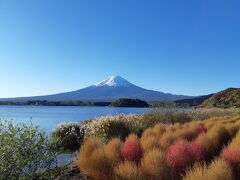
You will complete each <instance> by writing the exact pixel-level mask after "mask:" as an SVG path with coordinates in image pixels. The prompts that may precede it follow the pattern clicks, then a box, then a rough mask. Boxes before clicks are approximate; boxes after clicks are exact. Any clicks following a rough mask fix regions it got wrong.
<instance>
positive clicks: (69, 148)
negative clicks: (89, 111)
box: [51, 122, 84, 153]
mask: <svg viewBox="0 0 240 180" xmlns="http://www.w3.org/2000/svg"><path fill="white" fill-rule="evenodd" d="M83 139H84V129H83V128H82V127H81V125H80V124H79V123H76V122H67V123H61V124H59V125H58V127H57V128H56V129H55V130H54V131H53V132H52V134H51V141H52V144H53V145H55V147H56V149H58V152H59V153H64V152H67V153H69V152H70V153H72V152H75V151H77V150H78V149H79V148H80V146H81V144H82V141H83Z"/></svg>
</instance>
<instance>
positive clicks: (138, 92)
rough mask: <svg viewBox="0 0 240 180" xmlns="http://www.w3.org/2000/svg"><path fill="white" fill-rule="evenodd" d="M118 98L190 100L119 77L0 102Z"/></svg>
mask: <svg viewBox="0 0 240 180" xmlns="http://www.w3.org/2000/svg"><path fill="white" fill-rule="evenodd" d="M120 98H131V99H141V100H144V101H175V100H180V99H186V98H191V96H184V95H174V94H170V93H163V92H158V91H153V90H148V89H144V88H141V87H139V86H136V85H134V84H132V83H130V82H129V81H127V80H126V79H124V78H122V77H121V76H110V77H109V78H107V79H105V80H103V81H101V82H98V83H96V84H93V85H91V86H88V87H86V88H83V89H80V90H77V91H72V92H66V93H59V94H53V95H47V96H34V97H19V98H2V99H0V101H12V102H23V101H30V100H31V101H32V100H33V101H36V100H40V101H43V100H46V101H115V100H117V99H120Z"/></svg>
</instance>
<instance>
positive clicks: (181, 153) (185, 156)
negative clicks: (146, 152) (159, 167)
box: [167, 141, 204, 173]
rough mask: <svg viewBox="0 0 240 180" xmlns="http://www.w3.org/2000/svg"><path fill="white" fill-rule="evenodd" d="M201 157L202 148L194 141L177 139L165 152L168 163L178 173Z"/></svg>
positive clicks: (201, 158)
mask: <svg viewBox="0 0 240 180" xmlns="http://www.w3.org/2000/svg"><path fill="white" fill-rule="evenodd" d="M203 159H204V149H203V147H202V146H201V145H199V144H197V143H195V142H193V143H189V142H187V141H178V142H176V143H174V144H173V145H172V146H170V148H169V150H168V153H167V160H168V164H169V165H170V166H171V167H172V168H174V169H176V170H177V171H179V172H180V173H183V172H185V170H186V169H187V168H189V167H191V166H192V165H193V164H194V163H195V162H197V161H202V160H203Z"/></svg>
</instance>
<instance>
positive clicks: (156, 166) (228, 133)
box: [78, 116, 240, 180]
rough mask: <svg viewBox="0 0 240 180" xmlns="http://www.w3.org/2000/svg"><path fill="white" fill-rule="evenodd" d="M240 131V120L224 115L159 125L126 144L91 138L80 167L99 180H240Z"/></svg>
mask: <svg viewBox="0 0 240 180" xmlns="http://www.w3.org/2000/svg"><path fill="white" fill-rule="evenodd" d="M239 127H240V116H236V117H231V116H225V117H215V118H210V119H208V120H205V121H194V122H187V123H183V124H180V123H174V124H170V125H168V124H157V125H155V126H154V127H152V128H149V129H147V130H145V131H144V132H143V134H142V136H141V138H138V136H137V135H135V134H131V135H129V136H128V137H127V138H126V140H125V141H122V140H121V139H120V138H114V139H111V140H110V141H109V142H108V143H106V144H104V143H103V142H102V141H101V140H100V139H95V138H89V139H87V140H86V141H85V142H84V144H83V145H82V147H81V149H80V153H79V161H78V165H79V168H80V170H81V171H82V172H83V173H85V174H87V175H88V176H89V177H91V178H93V179H96V180H105V179H116V180H141V179H143V180H159V179H161V180H180V179H184V180H192V179H203V178H202V177H204V179H206V180H218V179H226V180H231V179H232V180H234V179H239V174H238V172H239V171H240V153H239V152H240V140H239V139H240V131H239ZM236 134H237V135H236ZM200 177H201V178H200Z"/></svg>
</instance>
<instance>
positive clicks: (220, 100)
mask: <svg viewBox="0 0 240 180" xmlns="http://www.w3.org/2000/svg"><path fill="white" fill-rule="evenodd" d="M201 106H204V107H219V108H227V107H240V88H229V89H226V90H224V91H220V92H218V93H216V94H214V95H213V96H212V97H210V98H209V99H207V100H205V101H204V102H203V103H202V105H201Z"/></svg>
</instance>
